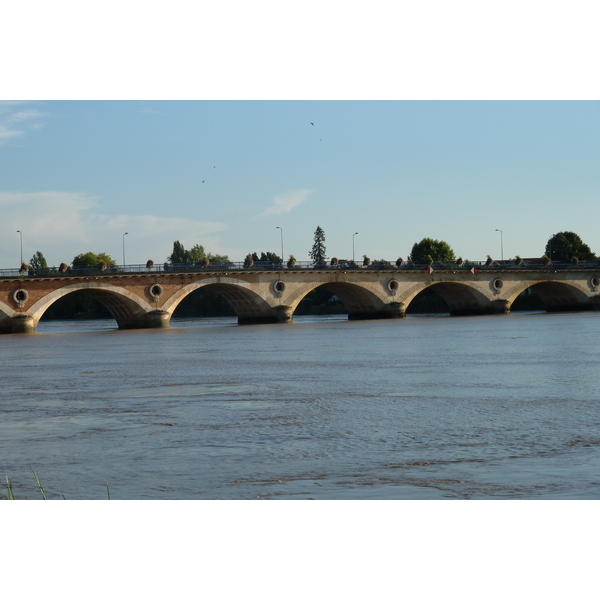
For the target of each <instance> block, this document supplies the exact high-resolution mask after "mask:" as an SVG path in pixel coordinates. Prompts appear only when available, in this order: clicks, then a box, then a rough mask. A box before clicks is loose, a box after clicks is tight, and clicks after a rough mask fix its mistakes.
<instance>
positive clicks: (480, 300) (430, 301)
mask: <svg viewBox="0 0 600 600" xmlns="http://www.w3.org/2000/svg"><path fill="white" fill-rule="evenodd" d="M415 300H417V305H416V307H415V308H416V309H418V308H419V305H420V304H421V306H422V305H423V304H425V306H427V307H428V308H429V309H430V310H431V311H432V312H433V311H435V310H438V311H440V312H442V314H449V315H452V316H467V315H486V314H495V313H498V312H505V303H504V302H502V304H501V306H495V305H494V304H493V302H490V300H489V298H487V297H486V296H485V295H484V294H482V293H481V292H480V291H478V290H476V289H474V288H473V287H471V286H469V285H465V284H463V283H454V282H438V283H432V284H431V285H429V286H428V287H426V288H425V289H423V290H421V291H420V292H419V293H418V294H416V295H415V296H414V297H413V298H412V299H411V300H410V302H409V303H408V306H407V313H410V312H411V305H412V304H413V302H414V301H415ZM443 309H445V310H443ZM413 310H414V309H413Z"/></svg>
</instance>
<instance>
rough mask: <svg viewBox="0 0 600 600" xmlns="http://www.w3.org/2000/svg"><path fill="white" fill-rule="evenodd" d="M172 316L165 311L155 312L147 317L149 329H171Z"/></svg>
mask: <svg viewBox="0 0 600 600" xmlns="http://www.w3.org/2000/svg"><path fill="white" fill-rule="evenodd" d="M170 321H171V315H170V314H169V313H168V312H167V311H165V310H153V311H152V312H149V313H148V314H147V315H146V323H147V324H146V327H147V328H148V329H162V328H166V327H169V323H170Z"/></svg>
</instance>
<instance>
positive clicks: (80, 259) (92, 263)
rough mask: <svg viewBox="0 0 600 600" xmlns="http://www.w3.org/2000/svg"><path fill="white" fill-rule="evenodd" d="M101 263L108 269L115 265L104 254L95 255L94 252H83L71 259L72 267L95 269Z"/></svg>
mask: <svg viewBox="0 0 600 600" xmlns="http://www.w3.org/2000/svg"><path fill="white" fill-rule="evenodd" d="M101 262H105V263H106V264H107V265H108V266H109V267H110V266H111V265H115V264H116V263H115V261H114V260H113V259H112V258H111V257H110V256H109V255H108V254H106V252H100V253H99V254H95V253H94V252H85V253H83V254H78V255H77V256H76V257H75V258H74V259H73V266H74V267H97V266H98V265H99V264H100V263H101Z"/></svg>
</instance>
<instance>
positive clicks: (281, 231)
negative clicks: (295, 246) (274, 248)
mask: <svg viewBox="0 0 600 600" xmlns="http://www.w3.org/2000/svg"><path fill="white" fill-rule="evenodd" d="M275 229H279V233H281V266H282V267H283V229H282V228H281V227H276V228H275Z"/></svg>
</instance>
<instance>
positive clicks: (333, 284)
mask: <svg viewBox="0 0 600 600" xmlns="http://www.w3.org/2000/svg"><path fill="white" fill-rule="evenodd" d="M320 287H324V288H326V289H327V290H329V291H330V292H332V293H333V294H335V295H336V296H337V297H338V298H339V299H340V302H341V303H342V304H343V305H344V307H345V308H346V310H347V312H348V319H349V320H356V319H378V318H382V319H389V318H390V317H400V316H403V315H402V314H401V310H400V305H399V303H398V302H395V298H394V297H393V296H391V292H392V291H395V289H396V288H395V287H394V288H393V289H392V290H391V291H390V288H389V287H387V286H386V288H385V290H384V289H383V287H382V289H381V291H379V290H378V291H379V293H377V292H376V291H375V289H374V286H372V285H366V284H361V283H360V282H352V283H350V282H346V281H343V280H342V281H340V280H339V279H331V280H329V281H327V280H325V281H323V280H321V281H316V282H310V283H306V284H304V285H301V286H299V287H296V288H295V289H294V290H293V291H292V292H291V293H290V294H289V295H288V296H287V297H286V298H285V303H286V304H287V306H288V307H289V310H290V312H291V313H292V314H293V313H294V312H295V310H296V309H297V308H298V305H299V304H300V302H302V300H303V299H304V298H305V297H306V296H307V295H308V294H309V293H310V292H312V291H313V290H316V289H317V288H320Z"/></svg>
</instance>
